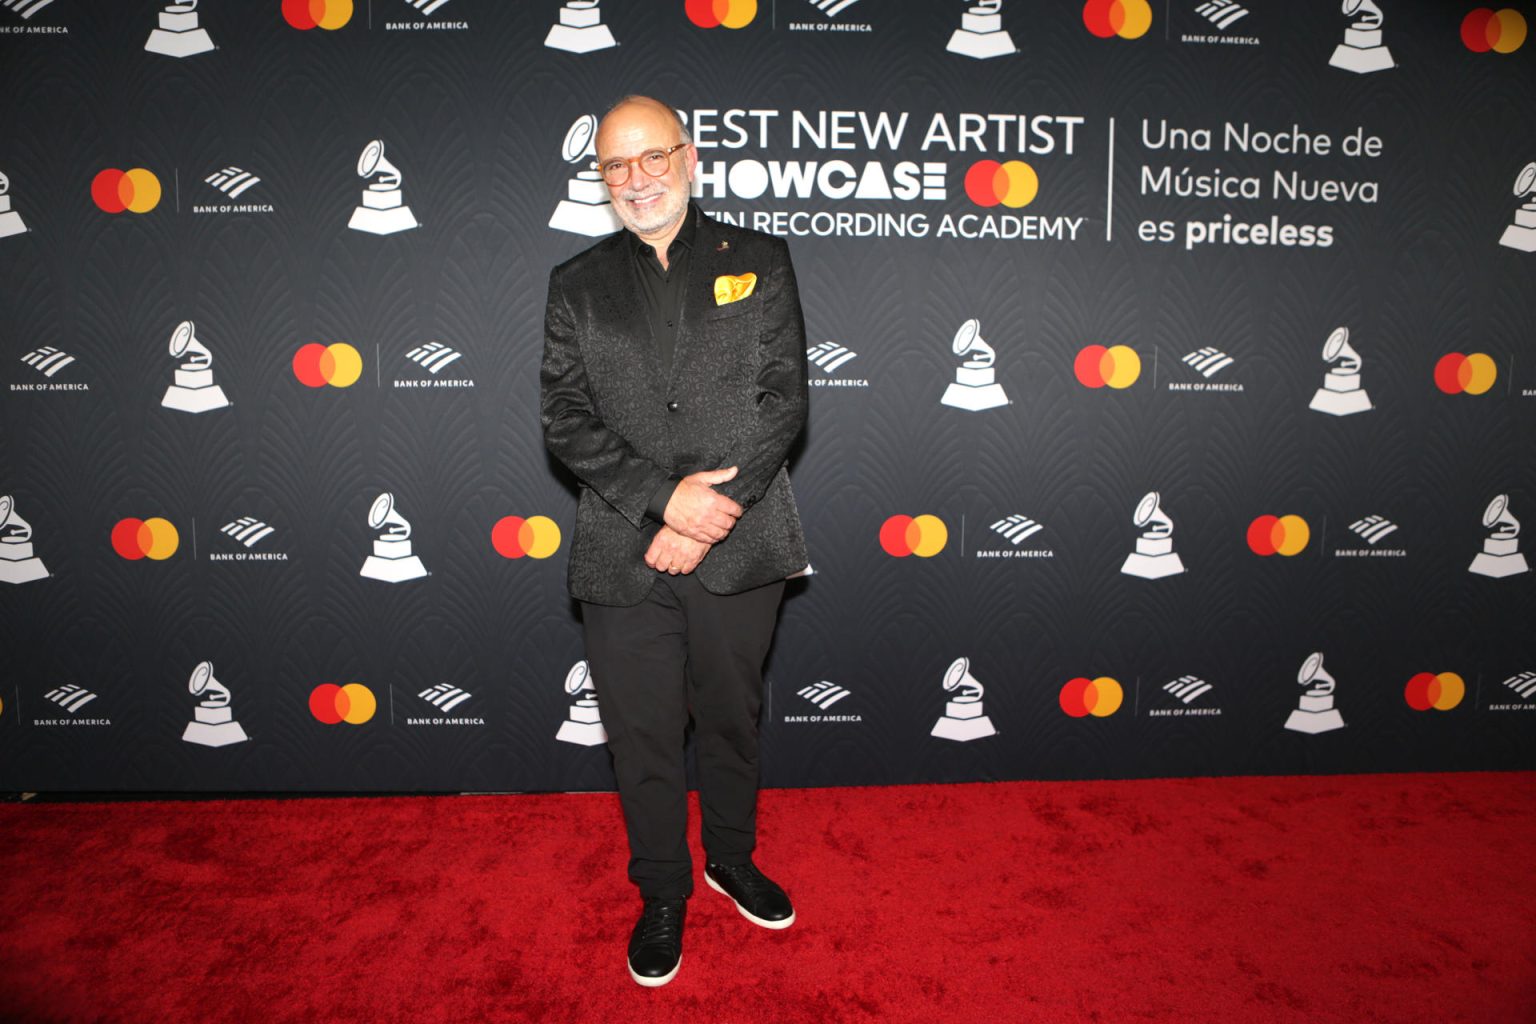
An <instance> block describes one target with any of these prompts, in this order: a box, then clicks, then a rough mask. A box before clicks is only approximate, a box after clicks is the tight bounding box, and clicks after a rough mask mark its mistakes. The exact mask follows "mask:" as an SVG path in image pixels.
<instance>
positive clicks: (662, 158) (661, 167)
mask: <svg viewBox="0 0 1536 1024" xmlns="http://www.w3.org/2000/svg"><path fill="white" fill-rule="evenodd" d="M686 145H688V143H686V142H679V143H678V144H677V145H675V146H670V147H668V148H666V149H648V150H646V151H645V152H644V153H641V154H640V155H639V156H635V157H630V158H628V159H624V158H622V157H614V158H613V159H612V160H604V161H603V162H602V163H600V164H599V163H593V165H592V167H593V169H595V170H598V171H601V172H602V175H603V180H604V181H606V182H607V183H608V184H609V185H611V186H613V187H614V188H618V187H619V186H620V185H622V184H624V183H625V182H626V181H628V180H629V165H630V164H639V165H640V169H641V170H642V171H644V172H645V173H646V174H648V175H650V176H651V177H653V178H659V177H661V176H662V175H663V174H666V173H667V168H669V167H671V166H672V154H673V153H676V152H677V151H678V150H680V149H682V148H683V147H684V146H686Z"/></svg>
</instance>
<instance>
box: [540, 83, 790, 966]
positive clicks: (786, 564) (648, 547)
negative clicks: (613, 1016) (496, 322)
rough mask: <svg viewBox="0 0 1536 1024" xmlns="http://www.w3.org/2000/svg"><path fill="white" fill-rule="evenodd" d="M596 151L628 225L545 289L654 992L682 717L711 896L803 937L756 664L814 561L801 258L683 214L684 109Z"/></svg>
mask: <svg viewBox="0 0 1536 1024" xmlns="http://www.w3.org/2000/svg"><path fill="white" fill-rule="evenodd" d="M596 147H597V158H598V159H597V167H598V169H599V170H600V171H601V173H602V176H603V180H604V181H605V182H606V184H607V186H608V193H609V195H610V197H611V198H612V200H613V208H614V211H615V212H616V213H617V214H618V217H619V220H620V221H621V222H622V223H623V225H624V228H625V230H623V231H620V232H619V233H618V234H616V235H612V236H610V237H608V238H606V239H604V240H603V241H601V242H599V243H597V244H596V245H594V246H593V247H592V248H590V249H588V250H586V251H585V252H583V253H581V254H580V255H578V256H576V257H574V258H573V259H571V260H569V261H567V262H565V263H563V264H561V265H560V266H558V267H556V268H555V269H554V271H553V272H552V273H551V274H550V279H549V304H548V307H547V309H546V312H545V319H544V360H543V365H542V367H541V369H540V374H539V379H540V399H541V402H540V405H541V413H542V420H543V425H544V440H545V444H546V445H548V447H549V450H550V451H551V452H552V453H553V454H554V455H555V457H556V458H558V459H559V460H560V461H561V462H562V463H564V464H565V465H566V467H567V468H569V469H570V471H571V472H572V473H574V474H575V475H576V478H577V480H578V481H580V484H581V487H580V492H581V493H580V499H579V503H578V506H577V510H576V529H575V534H574V537H573V539H572V541H571V562H570V577H569V582H570V590H571V594H572V596H573V597H575V598H577V599H578V600H579V601H580V602H581V608H582V622H583V629H584V631H585V638H586V648H587V660H588V662H589V664H590V666H591V669H592V678H593V680H594V681H595V682H596V684H597V687H598V692H599V694H600V699H601V701H602V706H603V722H604V725H605V726H606V727H607V731H608V749H609V750H610V751H611V752H612V754H613V766H614V774H615V776H616V777H617V780H618V787H619V800H620V803H621V805H622V806H623V809H624V821H625V828H626V831H627V832H628V836H629V849H630V860H629V877H630V880H631V881H633V882H634V883H635V884H636V885H637V886H638V887H639V889H640V895H641V898H642V899H643V901H644V905H643V909H642V911H641V914H640V919H639V921H638V922H637V923H636V925H635V928H634V931H633V933H632V934H631V936H630V940H629V948H628V961H629V972H630V975H631V976H632V977H633V978H634V979H635V981H637V982H639V983H640V984H641V985H646V986H656V985H664V984H666V983H667V982H669V981H671V980H672V978H673V977H674V976H675V975H676V974H677V969H678V966H679V965H680V963H681V960H682V937H683V922H684V918H685V915H686V911H687V903H686V900H687V899H688V897H689V896H690V895H692V892H693V868H692V864H691V861H690V858H689V855H688V845H687V838H686V829H687V823H688V801H687V797H688V794H687V783H686V779H685V774H684V762H683V738H684V730H685V728H686V726H687V724H688V720H689V716H690V713H691V715H692V718H693V723H694V743H695V751H696V753H697V766H698V775H699V779H698V781H699V802H700V806H701V809H702V812H703V826H702V834H703V844H704V852H705V861H706V864H705V880H706V881H707V882H708V883H709V885H710V887H711V888H714V889H716V890H719V891H720V892H723V893H725V894H726V895H727V896H729V897H730V898H731V899H732V900H734V901H735V903H736V906H737V909H738V910H739V911H740V912H741V913H742V915H743V916H745V917H746V918H747V919H748V920H750V921H752V922H754V923H756V924H759V925H762V926H763V927H765V928H784V927H788V926H789V925H790V924H791V923H792V922H793V921H794V909H793V907H792V906H791V904H790V901H789V897H788V896H787V895H785V893H784V890H783V889H781V888H780V887H779V886H778V885H776V884H774V883H773V882H772V881H770V880H769V879H768V878H766V877H765V876H764V875H763V874H762V872H761V871H759V870H758V869H757V868H756V867H755V866H754V865H753V863H752V851H753V849H754V847H755V846H756V825H757V816H756V808H757V788H758V769H757V763H758V762H757V719H758V712H759V709H760V708H761V705H762V685H763V681H762V665H763V661H764V659H765V658H766V657H767V654H768V647H769V644H770V642H771V640H772V638H773V627H774V622H775V619H776V618H777V616H778V608H779V601H780V599H781V598H782V596H783V592H784V580H785V578H786V577H787V576H789V575H791V574H794V573H796V572H798V571H800V570H802V569H804V568H805V567H806V564H807V562H806V553H805V539H804V535H803V534H802V533H801V529H800V520H799V515H798V513H797V512H796V510H795V502H794V497H793V496H792V495H791V493H790V489H789V475H788V472H787V471H786V468H785V463H786V458H787V456H788V452H789V448H790V445H791V444H792V443H793V442H794V440H795V438H796V437H797V436H798V435H799V433H800V431H801V429H802V427H803V426H804V423H805V412H806V379H805V374H806V369H805V323H804V320H803V318H802V316H801V313H800V299H799V294H798V292H797V291H796V288H795V275H794V271H793V269H792V268H791V267H790V262H789V249H788V246H786V245H785V244H784V242H783V241H782V240H781V239H778V238H774V237H772V236H770V235H765V234H762V233H760V232H756V231H749V230H746V229H744V228H736V227H732V226H730V225H727V224H722V223H719V222H717V221H715V220H713V219H711V218H710V217H708V216H706V215H705V214H704V213H703V212H702V211H700V210H699V208H698V207H697V206H694V205H693V204H692V203H691V202H690V200H689V186H690V183H691V182H692V180H693V173H694V168H695V166H696V165H697V163H698V154H697V153H696V152H695V151H694V148H693V145H692V143H691V141H690V139H689V137H688V133H687V129H686V128H685V127H684V125H683V123H682V119H681V118H679V117H678V115H677V113H676V111H674V110H673V109H672V108H671V107H669V106H667V105H666V104H664V103H660V102H658V101H656V100H653V99H650V98H647V97H641V96H630V97H626V98H625V99H624V100H621V101H620V102H619V103H618V105H616V106H615V107H614V108H613V109H612V110H610V111H609V112H608V114H607V116H605V117H604V118H603V121H602V123H601V124H600V125H599V126H598V131H597V139H596Z"/></svg>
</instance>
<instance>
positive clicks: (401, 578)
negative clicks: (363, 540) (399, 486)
mask: <svg viewBox="0 0 1536 1024" xmlns="http://www.w3.org/2000/svg"><path fill="white" fill-rule="evenodd" d="M368 528H369V529H371V530H383V531H384V535H383V536H381V537H377V538H375V539H374V542H373V554H371V555H369V556H368V560H367V561H365V562H364V563H363V568H362V571H361V572H360V573H359V574H358V575H360V576H366V577H368V578H369V579H371V580H383V581H384V582H385V583H404V582H405V581H406V580H416V579H420V578H421V577H423V576H425V575H426V574H427V569H426V566H424V565H422V564H421V559H420V558H419V557H417V556H416V555H413V554H412V553H411V524H410V523H408V522H406V521H405V517H404V516H402V515H401V514H400V513H399V512H397V511H395V496H394V495H393V494H390V493H388V492H387V491H386V492H385V493H383V494H381V495H379V496H378V497H377V498H375V499H373V505H372V506H370V507H369V509H368Z"/></svg>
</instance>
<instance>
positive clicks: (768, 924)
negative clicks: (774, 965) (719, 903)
mask: <svg viewBox="0 0 1536 1024" xmlns="http://www.w3.org/2000/svg"><path fill="white" fill-rule="evenodd" d="M704 881H705V882H707V883H708V884H709V887H710V888H711V889H713V890H715V892H717V893H719V894H720V895H722V896H724V897H725V898H726V899H728V900H730V901H731V902H732V903H736V898H735V897H734V896H732V895H731V894H730V893H728V892H726V891H725V890H724V889H722V888H720V883H719V882H716V881H715V880H714V879H713V878H710V877H709V873H708V872H705V874H704ZM736 910H737V912H738V913H740V914H741V916H742V917H744V918H746V919H747V920H748V921H751V922H752V923H753V924H755V925H757V926H758V927H760V928H772V929H774V930H775V931H777V930H778V929H780V928H788V927H789V926H790V925H792V924H794V923H795V912H794V911H793V910H791V911H790V912H789V916H788V917H786V918H785V919H784V920H782V921H764V920H763V919H762V918H760V917H758V916H757V915H756V914H749V913H747V908H746V907H744V906H742V905H741V904H740V903H736Z"/></svg>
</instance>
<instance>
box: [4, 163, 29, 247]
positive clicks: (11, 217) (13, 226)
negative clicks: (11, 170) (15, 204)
mask: <svg viewBox="0 0 1536 1024" xmlns="http://www.w3.org/2000/svg"><path fill="white" fill-rule="evenodd" d="M10 193H11V179H10V178H7V177H6V176H5V175H4V174H3V173H0V238H9V237H10V236H11V235H19V234H21V233H22V232H24V231H26V230H27V226H26V224H24V223H23V222H22V220H21V214H19V213H17V212H16V211H15V210H13V209H11V194H10Z"/></svg>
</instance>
